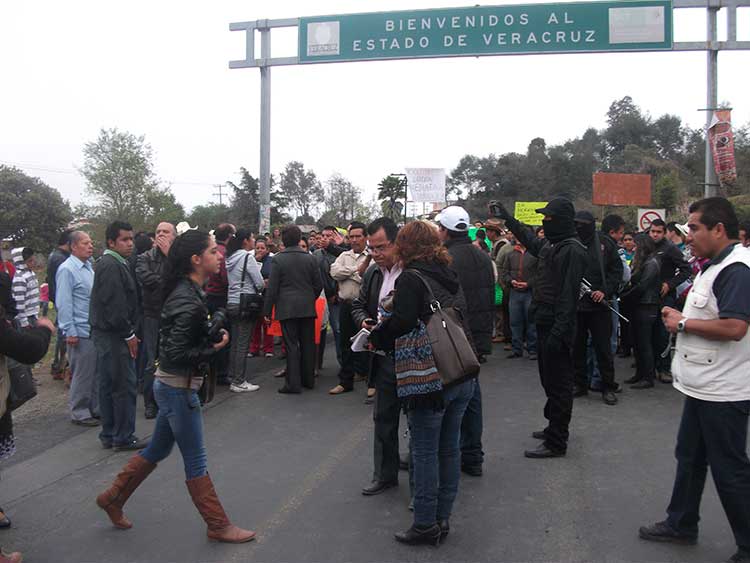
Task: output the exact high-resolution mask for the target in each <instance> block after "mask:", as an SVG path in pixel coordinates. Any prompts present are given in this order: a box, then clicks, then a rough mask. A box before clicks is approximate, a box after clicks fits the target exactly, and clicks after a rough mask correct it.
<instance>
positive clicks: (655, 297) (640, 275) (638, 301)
mask: <svg viewBox="0 0 750 563" xmlns="http://www.w3.org/2000/svg"><path fill="white" fill-rule="evenodd" d="M659 269H660V266H659V260H658V259H657V258H656V257H655V256H652V257H650V258H649V259H648V260H646V262H645V263H644V264H643V267H641V268H640V269H639V270H638V271H636V272H634V273H633V276H632V277H631V278H630V283H629V284H628V287H627V288H626V289H625V291H623V293H622V295H621V296H620V299H621V300H622V301H623V302H625V303H627V304H628V305H630V306H635V305H659V304H660V303H661V295H660V292H661V281H660V279H659Z"/></svg>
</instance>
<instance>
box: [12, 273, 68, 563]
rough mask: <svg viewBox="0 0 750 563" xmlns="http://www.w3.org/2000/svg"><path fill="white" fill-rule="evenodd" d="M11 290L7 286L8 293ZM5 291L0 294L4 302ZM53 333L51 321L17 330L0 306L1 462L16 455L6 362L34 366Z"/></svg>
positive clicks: (16, 562) (16, 557) (15, 556)
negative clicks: (13, 361)
mask: <svg viewBox="0 0 750 563" xmlns="http://www.w3.org/2000/svg"><path fill="white" fill-rule="evenodd" d="M9 291H10V286H8V292H9ZM3 293H4V290H3V291H0V301H3V300H4V299H3V298H4V297H6V296H5V295H3ZM54 333H55V327H54V325H53V324H52V321H50V320H49V319H46V318H41V319H38V320H37V322H36V325H35V326H33V327H30V328H26V329H23V330H16V329H14V328H13V326H12V325H11V323H10V320H9V319H8V318H7V317H6V312H5V309H4V307H3V306H2V305H0V461H3V460H6V459H9V458H10V457H12V456H13V454H15V453H16V440H15V438H14V436H13V417H12V416H11V411H10V409H9V408H8V395H9V394H10V374H9V373H8V365H7V359H8V358H11V359H13V360H15V361H16V362H19V363H22V364H34V363H36V362H38V361H40V360H41V359H42V358H43V357H44V355H45V354H46V353H47V349H48V348H49V341H50V338H51V337H52V335H53V334H54ZM10 527H11V522H10V518H8V516H7V515H6V514H5V511H4V510H3V509H2V508H0V529H5V528H10ZM22 560H23V556H22V555H21V554H20V553H19V552H17V551H16V552H13V553H6V552H4V551H3V550H2V549H0V563H20V562H21V561H22Z"/></svg>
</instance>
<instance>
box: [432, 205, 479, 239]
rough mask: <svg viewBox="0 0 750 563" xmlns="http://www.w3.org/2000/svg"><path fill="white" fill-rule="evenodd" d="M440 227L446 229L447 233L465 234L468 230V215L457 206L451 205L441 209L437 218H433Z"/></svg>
mask: <svg viewBox="0 0 750 563" xmlns="http://www.w3.org/2000/svg"><path fill="white" fill-rule="evenodd" d="M435 221H437V222H438V223H439V224H440V225H442V226H443V227H445V228H446V229H448V230H449V231H456V232H459V233H465V232H467V231H468V230H469V225H470V224H471V222H470V221H469V214H468V213H467V212H466V210H465V209H464V208H463V207H459V206H458V205H451V206H450V207H446V208H445V209H443V210H442V211H441V212H440V213H439V214H438V216H437V217H435Z"/></svg>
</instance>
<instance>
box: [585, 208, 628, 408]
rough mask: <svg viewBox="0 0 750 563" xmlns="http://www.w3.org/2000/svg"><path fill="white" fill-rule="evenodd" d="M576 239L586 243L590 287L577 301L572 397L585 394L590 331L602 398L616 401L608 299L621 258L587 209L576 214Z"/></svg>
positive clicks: (619, 277) (613, 290)
mask: <svg viewBox="0 0 750 563" xmlns="http://www.w3.org/2000/svg"><path fill="white" fill-rule="evenodd" d="M575 223H576V230H577V231H578V238H580V239H581V242H582V243H583V244H584V245H585V246H586V250H587V257H586V258H587V260H586V271H585V273H584V275H583V277H584V279H585V280H586V281H587V282H588V283H589V285H590V286H591V292H590V293H587V294H586V295H584V296H583V297H581V300H580V301H579V302H578V316H577V320H576V336H575V344H574V346H573V366H574V368H575V388H574V391H573V396H574V397H582V396H584V395H587V394H588V389H589V380H588V373H587V369H586V354H587V351H588V350H587V343H588V337H589V333H591V346H592V348H593V349H594V353H595V354H596V362H597V365H598V366H599V372H600V373H601V376H602V400H603V401H604V402H605V403H606V404H608V405H616V404H617V396H616V395H615V391H616V390H617V388H618V385H617V383H615V366H614V360H613V359H612V348H611V343H610V338H611V337H612V313H611V312H610V310H609V309H608V308H607V301H608V300H610V299H614V298H615V297H616V295H617V290H618V289H619V287H620V282H621V281H622V260H620V255H619V254H618V253H617V245H616V244H615V241H614V240H612V239H611V238H609V237H604V236H600V235H599V233H597V232H596V222H595V220H594V216H593V215H592V214H591V213H590V212H589V211H579V212H578V213H576V215H575Z"/></svg>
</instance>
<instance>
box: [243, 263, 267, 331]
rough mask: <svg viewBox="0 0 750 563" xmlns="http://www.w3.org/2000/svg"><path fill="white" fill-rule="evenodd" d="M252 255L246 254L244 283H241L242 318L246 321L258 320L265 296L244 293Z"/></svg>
mask: <svg viewBox="0 0 750 563" xmlns="http://www.w3.org/2000/svg"><path fill="white" fill-rule="evenodd" d="M248 258H250V253H247V254H245V263H244V264H243V265H242V281H241V282H240V316H241V317H242V318H243V319H246V320H255V319H257V318H258V317H259V316H260V314H261V312H262V311H263V295H262V294H260V293H257V289H258V288H255V289H256V293H244V292H243V291H242V290H243V289H244V288H245V274H246V273H247V260H248Z"/></svg>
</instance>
